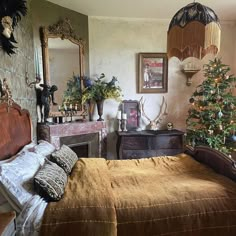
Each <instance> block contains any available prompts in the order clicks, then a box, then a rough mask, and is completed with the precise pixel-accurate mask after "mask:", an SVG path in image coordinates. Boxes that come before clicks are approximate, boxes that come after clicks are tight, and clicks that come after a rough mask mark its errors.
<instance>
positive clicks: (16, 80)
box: [0, 1, 36, 139]
mask: <svg viewBox="0 0 236 236" xmlns="http://www.w3.org/2000/svg"><path fill="white" fill-rule="evenodd" d="M27 5H28V14H27V16H26V17H23V18H22V20H21V21H20V22H19V24H18V25H17V27H16V28H15V31H14V36H15V38H16V41H17V42H18V43H17V44H16V46H17V49H16V51H15V52H16V54H13V55H12V56H11V57H10V56H8V55H7V54H6V53H4V51H3V50H2V49H0V79H3V78H7V81H8V84H9V86H10V88H11V91H12V96H13V99H14V100H15V101H16V102H17V103H18V104H19V105H20V106H21V107H22V108H25V109H27V110H29V112H30V114H31V118H32V122H33V139H36V132H35V127H36V106H35V104H36V97H35V91H34V89H30V88H28V87H27V86H26V83H25V72H26V67H28V74H29V78H30V79H31V78H34V74H35V72H34V60H33V58H34V50H33V28H32V12H31V8H30V1H28V3H27Z"/></svg>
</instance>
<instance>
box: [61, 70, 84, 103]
mask: <svg viewBox="0 0 236 236" xmlns="http://www.w3.org/2000/svg"><path fill="white" fill-rule="evenodd" d="M81 100H82V93H81V86H80V77H79V76H76V75H73V77H72V78H70V79H69V80H68V81H67V89H66V91H64V95H63V104H64V103H67V104H80V103H81Z"/></svg>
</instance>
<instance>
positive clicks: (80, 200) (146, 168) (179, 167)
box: [41, 154, 236, 236]
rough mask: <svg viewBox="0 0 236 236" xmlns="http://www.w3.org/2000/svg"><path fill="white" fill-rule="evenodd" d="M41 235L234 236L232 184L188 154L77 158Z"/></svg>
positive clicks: (235, 193)
mask: <svg viewBox="0 0 236 236" xmlns="http://www.w3.org/2000/svg"><path fill="white" fill-rule="evenodd" d="M41 235H47V236H48V235H78V236H79V235H81V236H116V235H118V236H149V235H150V236H151V235H152V236H158V235H160V236H164V235H166V236H168V235H171V236H187V235H188V236H190V235H191V236H208V235H214V236H234V235H236V183H235V182H233V181H232V180H230V179H228V178H226V177H224V176H222V175H218V174H216V173H215V172H214V171H213V170H211V169H210V168H208V167H206V166H204V165H202V164H200V163H198V162H197V161H195V160H194V159H192V158H191V157H190V156H188V155H186V154H181V155H178V156H163V157H154V158H148V159H139V160H111V161H106V160H105V159H102V158H81V159H79V161H78V162H77V163H76V166H75V167H74V169H73V173H72V175H71V176H70V178H69V181H68V184H67V188H66V193H65V195H64V196H63V199H62V200H60V201H59V202H53V203H50V204H49V205H48V207H47V209H46V212H45V215H44V220H43V223H42V227H41Z"/></svg>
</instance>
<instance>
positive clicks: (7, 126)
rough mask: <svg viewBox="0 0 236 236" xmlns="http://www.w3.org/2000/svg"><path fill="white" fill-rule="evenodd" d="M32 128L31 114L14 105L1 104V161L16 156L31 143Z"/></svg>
mask: <svg viewBox="0 0 236 236" xmlns="http://www.w3.org/2000/svg"><path fill="white" fill-rule="evenodd" d="M31 132H32V126H31V119H30V114H29V112H28V111H27V110H24V109H21V107H20V106H19V105H17V104H16V103H13V104H12V106H9V107H8V104H7V103H1V104H0V160H5V159H8V158H10V157H11V156H13V155H15V154H16V153H17V152H18V151H19V150H20V149H21V148H22V147H23V146H24V145H26V144H28V143H30V142H31V138H32V133H31Z"/></svg>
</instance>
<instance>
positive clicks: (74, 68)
mask: <svg viewBox="0 0 236 236" xmlns="http://www.w3.org/2000/svg"><path fill="white" fill-rule="evenodd" d="M48 54H49V77H50V85H54V84H55V85H56V86H57V87H58V90H57V91H56V92H55V94H54V99H55V102H56V103H57V104H58V105H61V104H62V102H63V94H64V91H65V90H66V89H67V81H68V80H69V79H71V78H72V77H73V75H79V74H80V66H79V65H80V63H79V62H80V58H79V45H76V44H74V43H72V42H71V41H70V40H68V39H64V40H62V39H60V38H49V39H48ZM51 111H52V112H53V111H54V112H55V111H57V107H55V106H53V107H52V109H51Z"/></svg>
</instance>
